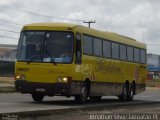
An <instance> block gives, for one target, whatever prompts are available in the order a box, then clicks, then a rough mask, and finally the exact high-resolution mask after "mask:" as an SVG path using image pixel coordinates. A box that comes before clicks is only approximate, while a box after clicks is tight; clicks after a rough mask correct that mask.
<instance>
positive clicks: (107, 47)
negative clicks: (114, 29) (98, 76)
mask: <svg viewBox="0 0 160 120" xmlns="http://www.w3.org/2000/svg"><path fill="white" fill-rule="evenodd" d="M103 56H104V57H111V42H109V41H103Z"/></svg>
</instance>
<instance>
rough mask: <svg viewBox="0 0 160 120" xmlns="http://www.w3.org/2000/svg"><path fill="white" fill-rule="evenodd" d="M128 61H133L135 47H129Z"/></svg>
mask: <svg viewBox="0 0 160 120" xmlns="http://www.w3.org/2000/svg"><path fill="white" fill-rule="evenodd" d="M127 60H128V61H133V47H130V46H127Z"/></svg>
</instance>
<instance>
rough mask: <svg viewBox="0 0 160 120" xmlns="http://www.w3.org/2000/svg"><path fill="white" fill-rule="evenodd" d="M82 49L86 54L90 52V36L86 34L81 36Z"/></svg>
mask: <svg viewBox="0 0 160 120" xmlns="http://www.w3.org/2000/svg"><path fill="white" fill-rule="evenodd" d="M83 50H84V53H86V54H92V51H93V47H92V37H89V36H86V35H84V36H83Z"/></svg>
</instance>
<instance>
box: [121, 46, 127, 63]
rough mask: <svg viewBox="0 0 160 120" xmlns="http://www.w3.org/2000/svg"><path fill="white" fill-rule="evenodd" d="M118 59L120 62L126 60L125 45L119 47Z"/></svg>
mask: <svg viewBox="0 0 160 120" xmlns="http://www.w3.org/2000/svg"><path fill="white" fill-rule="evenodd" d="M120 59H121V60H126V59H127V49H126V45H120Z"/></svg>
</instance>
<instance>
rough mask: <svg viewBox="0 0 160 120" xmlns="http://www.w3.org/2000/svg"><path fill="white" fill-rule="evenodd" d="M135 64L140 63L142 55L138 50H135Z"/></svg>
mask: <svg viewBox="0 0 160 120" xmlns="http://www.w3.org/2000/svg"><path fill="white" fill-rule="evenodd" d="M134 62H140V55H139V49H138V48H134Z"/></svg>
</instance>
